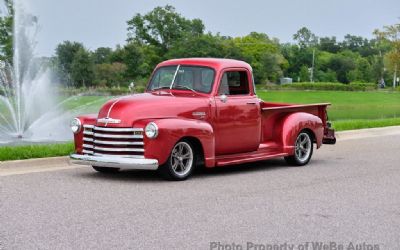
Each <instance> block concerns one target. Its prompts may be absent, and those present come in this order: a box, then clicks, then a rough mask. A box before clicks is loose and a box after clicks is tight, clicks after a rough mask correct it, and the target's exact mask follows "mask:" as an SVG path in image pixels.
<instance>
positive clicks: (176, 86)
mask: <svg viewBox="0 0 400 250" xmlns="http://www.w3.org/2000/svg"><path fill="white" fill-rule="evenodd" d="M174 89H188V90H191V91H193V93H196V94H198V93H199V92H197V91H196V90H194V89H192V88H190V87H188V86H184V85H174Z"/></svg>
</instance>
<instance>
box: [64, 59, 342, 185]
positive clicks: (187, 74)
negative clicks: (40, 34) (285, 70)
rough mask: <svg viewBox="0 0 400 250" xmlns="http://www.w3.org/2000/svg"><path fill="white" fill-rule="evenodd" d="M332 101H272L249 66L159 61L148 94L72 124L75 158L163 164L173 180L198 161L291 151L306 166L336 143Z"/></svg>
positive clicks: (103, 166) (115, 167)
mask: <svg viewBox="0 0 400 250" xmlns="http://www.w3.org/2000/svg"><path fill="white" fill-rule="evenodd" d="M328 105H329V104H328V103H322V104H311V105H296V104H286V103H270V102H264V101H262V100H260V99H259V98H258V97H257V95H256V93H255V85H254V80H253V76H252V68H251V66H250V65H249V64H247V63H245V62H242V61H237V60H229V59H209V58H192V59H176V60H169V61H165V62H162V63H160V64H159V65H158V66H157V67H156V69H155V70H154V72H153V74H152V76H151V79H150V81H149V84H148V86H147V89H146V91H145V93H143V94H135V95H131V96H125V97H119V98H117V99H114V100H111V101H109V102H107V103H106V104H104V106H103V107H102V108H101V109H100V112H99V113H98V114H94V115H82V116H79V117H77V118H75V119H74V120H73V121H72V122H71V129H72V131H73V132H74V139H75V147H76V150H75V153H74V154H72V155H71V156H70V158H71V162H72V163H75V164H83V165H89V166H93V168H94V169H95V170H96V171H99V172H115V171H119V170H120V169H146V170H158V171H159V172H160V173H161V174H162V175H163V176H164V177H166V178H167V179H170V180H184V179H186V178H188V177H189V176H190V175H191V173H192V172H193V169H194V168H195V167H196V166H199V165H204V166H205V167H209V168H211V167H217V166H226V165H233V164H240V163H248V162H254V161H260V160H266V159H271V158H278V157H284V158H285V159H286V161H287V162H288V163H289V164H291V165H297V166H302V165H306V164H307V163H308V162H309V161H310V159H311V156H312V154H313V148H314V147H313V145H314V144H315V145H316V148H319V147H321V145H322V144H335V142H336V139H335V135H334V131H333V129H331V128H330V124H329V122H327V111H326V108H327V106H328Z"/></svg>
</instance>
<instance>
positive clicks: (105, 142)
mask: <svg viewBox="0 0 400 250" xmlns="http://www.w3.org/2000/svg"><path fill="white" fill-rule="evenodd" d="M92 141H93V140H92ZM93 143H95V144H102V145H134V146H143V145H144V142H136V141H134V142H130V141H99V140H94V141H93Z"/></svg>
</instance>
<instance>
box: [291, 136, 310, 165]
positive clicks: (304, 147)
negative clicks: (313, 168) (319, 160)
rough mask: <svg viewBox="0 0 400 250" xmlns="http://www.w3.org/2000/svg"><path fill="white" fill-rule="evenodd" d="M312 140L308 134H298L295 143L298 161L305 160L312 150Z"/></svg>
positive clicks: (302, 161)
mask: <svg viewBox="0 0 400 250" xmlns="http://www.w3.org/2000/svg"><path fill="white" fill-rule="evenodd" d="M312 146H313V144H312V141H311V138H310V135H309V134H307V133H305V132H302V133H300V134H299V136H298V137H297V140H296V144H295V155H296V158H297V160H298V161H299V162H300V163H304V162H307V161H308V160H309V158H310V155H311V152H312Z"/></svg>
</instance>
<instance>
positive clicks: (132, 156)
mask: <svg viewBox="0 0 400 250" xmlns="http://www.w3.org/2000/svg"><path fill="white" fill-rule="evenodd" d="M93 155H95V156H110V157H113V156H115V157H125V158H135V159H144V156H143V155H110V154H101V153H94V154H93Z"/></svg>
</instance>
